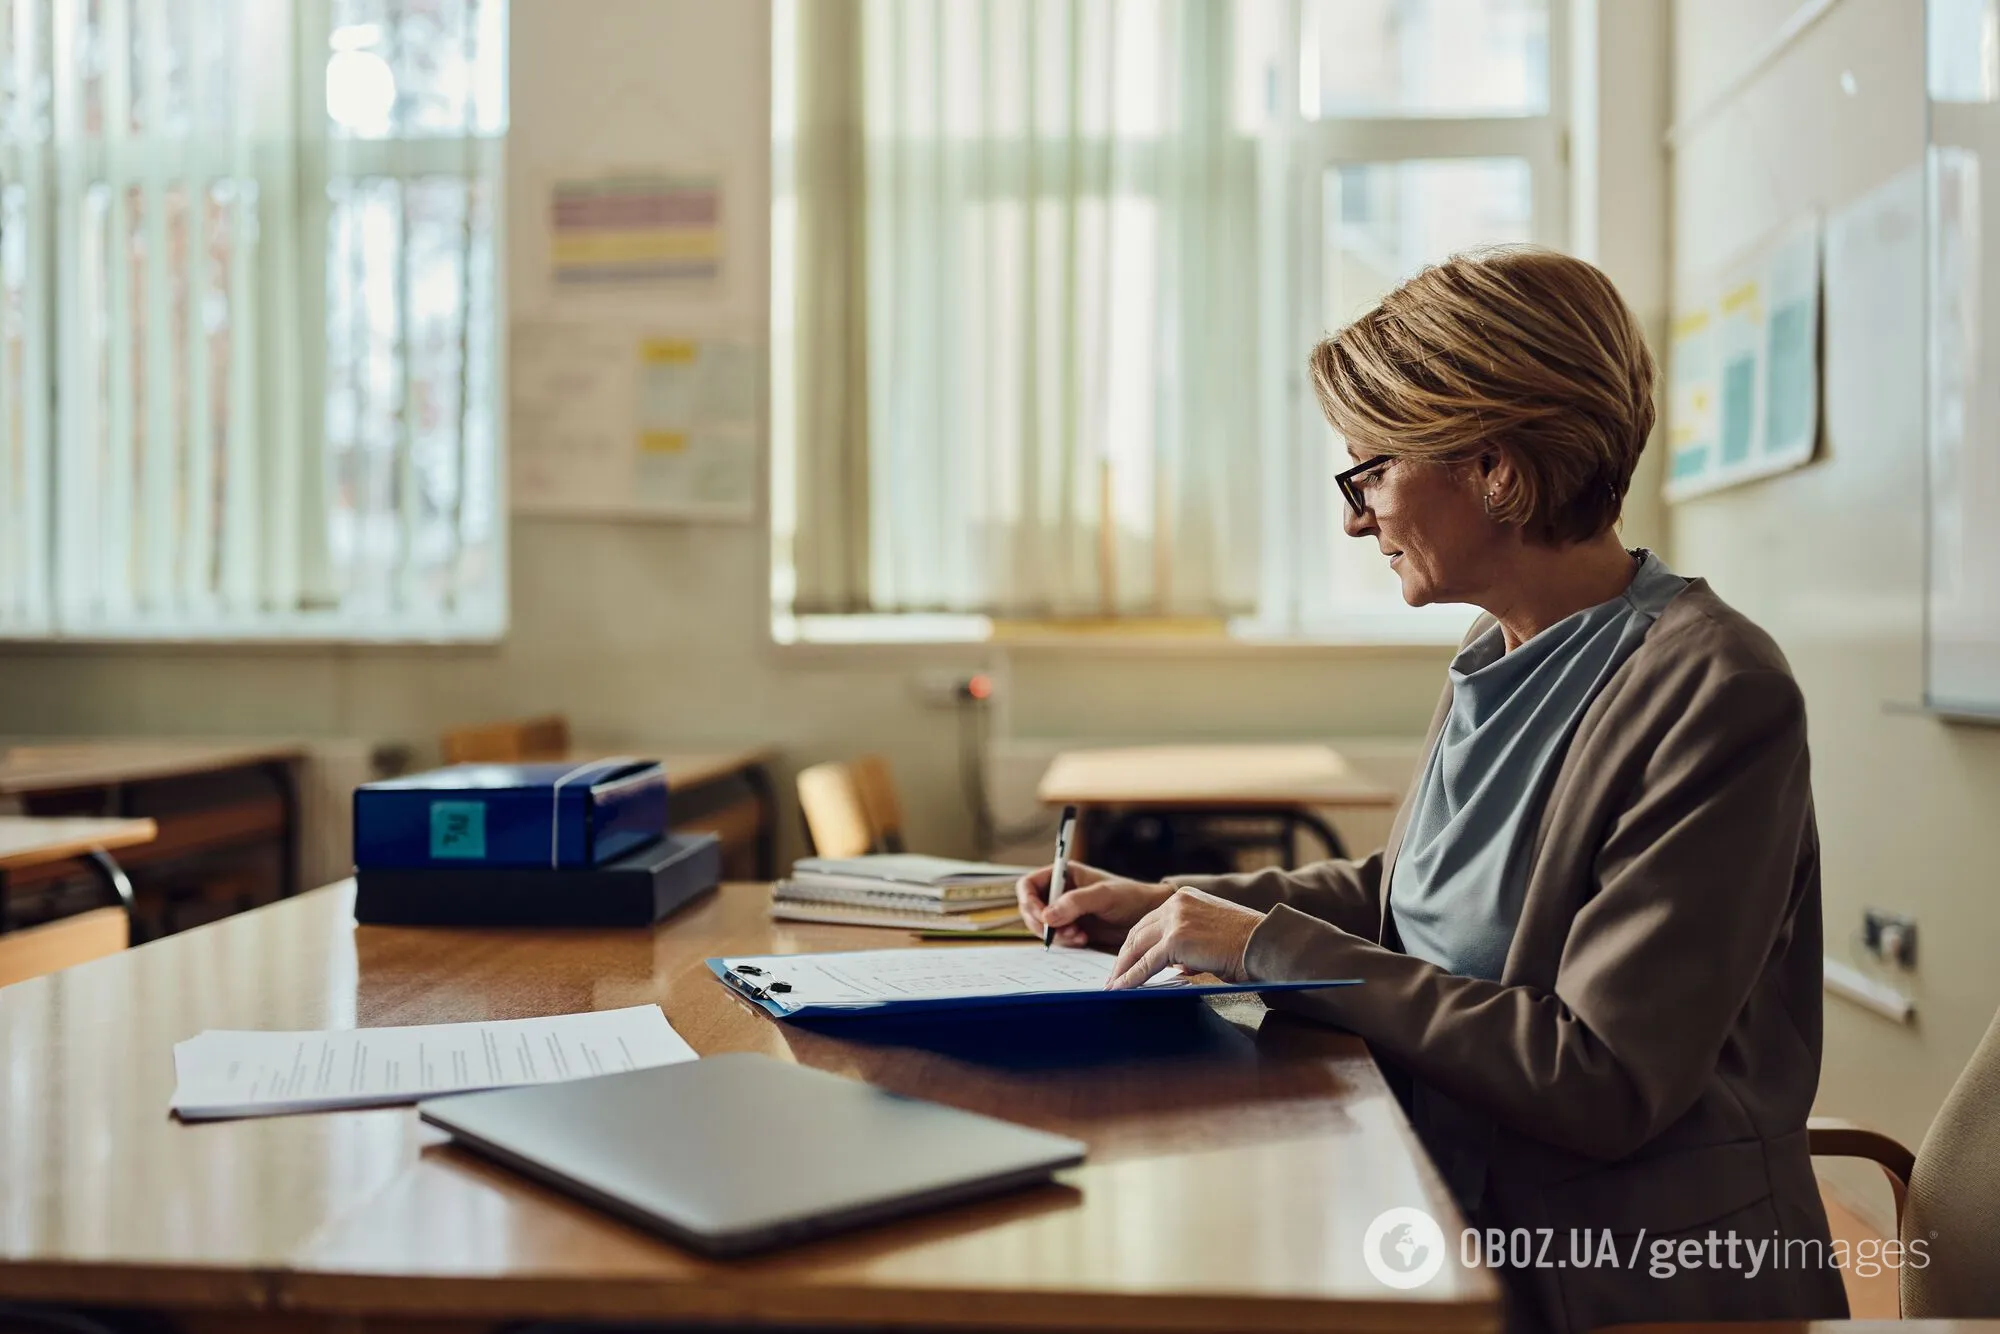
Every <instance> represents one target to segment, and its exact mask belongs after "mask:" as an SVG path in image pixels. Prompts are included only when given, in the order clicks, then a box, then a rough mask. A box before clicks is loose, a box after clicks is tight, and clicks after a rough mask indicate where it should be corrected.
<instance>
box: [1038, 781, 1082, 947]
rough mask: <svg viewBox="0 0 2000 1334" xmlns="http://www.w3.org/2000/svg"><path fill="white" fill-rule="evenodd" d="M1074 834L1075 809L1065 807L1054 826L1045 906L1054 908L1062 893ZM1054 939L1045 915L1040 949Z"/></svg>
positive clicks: (1053, 932) (1054, 934)
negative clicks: (1051, 862)
mask: <svg viewBox="0 0 2000 1334" xmlns="http://www.w3.org/2000/svg"><path fill="white" fill-rule="evenodd" d="M1075 833H1076V807H1074V806H1065V807H1063V810H1062V823H1061V824H1058V825H1057V826H1056V863H1055V865H1054V867H1052V868H1051V869H1050V871H1049V897H1048V904H1047V906H1048V907H1050V908H1053V907H1055V904H1056V896H1057V895H1058V894H1061V893H1062V892H1063V877H1064V876H1065V875H1066V874H1068V871H1069V841H1070V838H1071V836H1072V835H1074V834H1075ZM1055 938H1056V929H1055V928H1054V927H1052V926H1050V925H1049V921H1048V917H1047V916H1046V914H1045V915H1044V916H1043V918H1042V948H1043V949H1047V948H1048V947H1049V946H1050V944H1051V943H1053V942H1054V940H1055Z"/></svg>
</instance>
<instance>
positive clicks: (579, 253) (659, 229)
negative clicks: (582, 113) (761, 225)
mask: <svg viewBox="0 0 2000 1334" xmlns="http://www.w3.org/2000/svg"><path fill="white" fill-rule="evenodd" d="M548 191H549V198H548V209H549V213H548V224H549V282H550V283H551V285H552V286H553V287H554V289H555V290H556V291H557V292H588V291H609V290H615V289H620V288H632V287H643V288H652V287H681V286H685V285H688V284H697V285H699V284H712V283H715V282H717V281H719V280H720V279H721V277H722V262H723V230H722V175H721V173H720V172H712V171H710V172H690V171H679V172H676V171H658V170H654V171H608V172H602V173H599V174H597V175H593V176H584V177H564V178H559V179H556V180H553V181H551V182H549V187H548Z"/></svg>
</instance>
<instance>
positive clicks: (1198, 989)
mask: <svg viewBox="0 0 2000 1334" xmlns="http://www.w3.org/2000/svg"><path fill="white" fill-rule="evenodd" d="M849 952H851V953H861V954H865V953H870V951H866V950H856V951H841V950H829V951H827V953H829V954H839V953H849ZM704 962H706V963H707V964H708V970H709V971H710V972H711V973H713V974H715V978H716V980H717V981H718V982H721V983H722V984H723V985H724V986H726V987H728V988H729V989H730V990H731V991H733V992H735V993H736V994H737V995H739V996H741V997H743V998H744V999H745V1000H747V1001H749V1002H751V1003H752V1004H753V1005H756V1006H758V1007H760V1008H761V1009H763V1010H764V1012H765V1013H767V1014H769V1015H771V1016H772V1017H773V1018H777V1019H808V1018H810V1019H830V1018H834V1017H836V1016H840V1017H848V1016H851V1017H855V1018H862V1017H868V1016H877V1015H907V1014H921V1013H925V1012H928V1011H933V1010H970V1009H997V1008H1000V1007H1004V1006H1019V1005H1100V1004H1107V1003H1116V1002H1122V1001H1128V1000H1136V999H1138V998H1140V997H1153V998H1161V997H1167V996H1237V995H1247V994H1252V993H1263V992H1267V991H1320V990H1324V989H1325V988H1328V987H1353V986H1359V985H1360V984H1361V979H1360V978H1358V977H1345V978H1335V979H1329V980H1322V981H1313V982H1201V983H1195V984H1193V985H1190V986H1176V987H1126V988H1124V989H1122V990H1118V991H1015V992H1007V993H1005V994H1000V995H983V996H945V997H925V998H923V999H919V1000H885V1001H877V1002H875V1003H874V1004H871V1005H788V1004H786V1003H785V1000H784V997H783V996H782V995H773V994H772V993H771V992H769V991H767V990H766V989H765V987H764V985H763V984H761V983H759V982H758V981H757V980H756V979H755V978H754V977H744V976H742V975H740V974H738V973H736V972H734V971H732V970H731V969H730V967H729V965H728V962H727V961H726V960H723V959H708V960H705V961H704Z"/></svg>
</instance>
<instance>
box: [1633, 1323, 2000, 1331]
mask: <svg viewBox="0 0 2000 1334" xmlns="http://www.w3.org/2000/svg"><path fill="white" fill-rule="evenodd" d="M1597 1334H2000V1320H1748V1321H1731V1322H1729V1323H1727V1324H1714V1325H1607V1326H1605V1327H1604V1328H1603V1329H1601V1330H1599V1331H1598V1332H1597Z"/></svg>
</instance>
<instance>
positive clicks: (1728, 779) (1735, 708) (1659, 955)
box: [1246, 668, 1812, 1161]
mask: <svg viewBox="0 0 2000 1334" xmlns="http://www.w3.org/2000/svg"><path fill="white" fill-rule="evenodd" d="M1811 824H1812V806H1811V790H1810V775H1809V769H1808V760H1807V753H1806V729H1805V708H1804V702H1803V700H1802V699H1801V697H1800V695H1799V691H1798V687H1797V685H1796V684H1795V683H1794V682H1793V681H1792V679H1791V677H1790V676H1789V675H1787V674H1785V673H1784V672H1782V671H1777V670H1770V669H1762V668H1759V669H1751V670H1744V671H1740V672H1737V673H1735V674H1733V675H1729V676H1725V677H1722V678H1721V679H1719V680H1717V681H1713V682H1711V683H1708V684H1706V685H1704V686H1703V687H1702V688H1700V689H1698V690H1696V691H1695V692H1694V693H1693V696H1692V698H1691V699H1690V700H1689V701H1688V706H1687V708H1686V709H1684V710H1682V711H1681V712H1680V713H1679V714H1678V716H1677V717H1676V719H1675V720H1674V721H1673V722H1671V723H1670V724H1669V725H1668V726H1667V728H1666V731H1665V733H1664V735H1663V736H1662V737H1661V739H1660V740H1659V743H1658V744H1657V745H1656V746H1654V747H1653V749H1652V751H1651V754H1650V756H1649V757H1648V758H1647V760H1646V762H1645V765H1644V768H1643V770H1642V772H1641V777H1640V780H1639V782H1638V783H1637V784H1636V787H1635V790H1634V791H1633V793H1632V795H1631V797H1630V798H1629V800H1627V801H1626V802H1625V803H1624V804H1623V805H1622V807H1621V809H1619V810H1618V812H1617V814H1616V815H1615V817H1614V818H1613V819H1612V821H1611V823H1610V825H1609V827H1608V828H1607V829H1606V831H1605V833H1604V835H1603V838H1602V842H1601V844H1600V847H1599V849H1598V853H1597V858H1596V871H1597V874H1596V887H1595V893H1594V894H1592V895H1591V896H1590V897H1589V898H1588V899H1587V900H1586V901H1585V902H1584V904H1583V906H1582V907H1581V908H1580V909H1579V911H1578V912H1577V914H1576V917H1575V919H1574V922H1573V923H1572V925H1571V928H1570V932H1569V935H1568V938H1567V940H1566V942H1565V944H1564V947H1563V951H1562V958H1561V963H1560V966H1559V968H1558V970H1557V974H1556V978H1555V983H1554V987H1553V989H1552V990H1541V989H1539V988H1535V987H1530V986H1523V985H1510V984H1505V983H1501V982H1492V981H1487V980H1483V979H1479V978H1469V977H1460V976H1457V975H1454V974H1451V973H1448V972H1445V971H1444V970H1443V969H1440V968H1438V967H1436V966H1434V965H1432V964H1429V963H1426V962H1424V961H1422V960H1419V959H1414V958H1410V957H1409V956H1407V955H1403V954H1400V953H1397V952H1395V951H1393V950H1388V949H1384V948H1382V947H1381V946H1380V945H1378V944H1376V943H1374V942H1373V941H1371V940H1369V939H1366V938H1364V936H1363V935H1362V934H1361V933H1356V932H1349V931H1347V930H1344V929H1342V927H1341V925H1340V924H1338V923H1337V922H1330V921H1326V920H1320V919H1319V918H1318V917H1317V916H1308V915H1307V914H1306V913H1304V912H1301V911H1299V910H1298V909H1297V908H1296V907H1295V906H1293V905H1292V904H1290V903H1287V902H1284V901H1280V902H1277V903H1275V904H1274V905H1273V906H1272V907H1271V908H1270V909H1269V912H1268V915H1267V917H1266V918H1265V920H1264V922H1263V923H1262V924H1261V925H1260V926H1259V927H1258V928H1257V930H1256V932H1255V934H1254V935H1252V936H1251V938H1250V944H1249V949H1248V951H1247V956H1246V962H1247V964H1248V968H1249V972H1250V975H1251V976H1252V977H1254V978H1257V979H1259V980H1264V981H1281V980H1304V979H1308V978H1314V977H1326V978H1335V977H1338V978H1350V977H1351V978H1359V979H1361V980H1362V983H1363V985H1361V986H1358V987H1343V988H1338V989H1329V990H1327V991H1321V992H1305V993H1298V992H1294V993H1290V994H1288V995H1286V996H1284V997H1282V998H1274V999H1273V1002H1272V1003H1273V1004H1274V1005H1277V1006H1280V1007H1281V1008H1285V1009H1290V1010H1297V1011H1300V1012H1302V1013H1305V1014H1307V1015H1310V1016H1312V1017H1314V1018H1317V1019H1320V1020H1323V1021H1326V1022H1330V1023H1334V1024H1338V1025H1341V1026H1343V1027H1345V1028H1348V1029H1351V1030H1352V1031H1354V1032H1355V1033H1358V1034H1360V1035H1361V1036H1362V1037H1363V1038H1366V1039H1367V1040H1368V1041H1369V1042H1370V1043H1371V1044H1373V1045H1374V1046H1375V1047H1377V1048H1378V1049H1379V1050H1380V1051H1381V1052H1382V1053H1383V1054H1384V1055H1386V1056H1388V1057H1390V1058H1391V1059H1392V1060H1394V1061H1396V1062H1398V1063H1399V1064H1401V1065H1403V1066H1404V1067H1405V1068H1407V1069H1408V1070H1409V1071H1410V1072H1411V1073H1412V1074H1413V1075H1415V1076H1416V1077H1417V1078H1419V1079H1422V1080H1424V1081H1425V1082H1427V1083H1429V1084H1431V1085H1432V1086H1434V1087H1435V1088H1437V1089H1438V1091H1439V1092H1441V1093H1443V1094H1445V1095H1446V1096H1448V1097H1452V1098H1456V1099H1458V1100H1460V1101H1463V1102H1466V1103H1468V1104H1472V1105H1475V1106H1478V1107H1480V1108H1482V1109H1484V1110H1485V1111H1486V1112H1487V1113H1488V1114H1489V1115H1491V1116H1493V1117H1494V1118H1495V1120H1497V1121H1498V1122H1499V1123H1500V1124H1502V1125H1504V1126H1506V1127H1507V1128H1508V1129H1510V1130H1513V1131H1515V1132H1517V1133H1519V1134H1522V1135H1526V1136H1530V1137H1532V1138H1535V1139H1539V1140H1542V1141H1544V1142H1547V1143H1551V1144H1555V1145H1557V1146H1559V1147H1561V1148H1565V1149H1568V1150H1570V1151H1573V1152H1576V1153H1581V1154H1584V1155H1587V1156H1590V1157H1594V1158H1598V1159H1603V1160H1607V1161H1608V1160H1612V1159H1617V1158H1621V1157H1624V1156H1625V1155H1627V1154H1629V1153H1631V1152H1632V1151H1633V1150H1635V1149H1637V1148H1638V1147H1639V1146H1640V1145H1642V1144H1644V1143H1645V1142H1646V1141H1647V1140H1649V1139H1651V1138H1653V1136H1655V1135H1656V1134H1658V1133H1659V1132H1660V1131H1661V1130H1663V1129H1664V1128H1665V1127H1666V1126H1668V1125H1670V1124H1671V1123H1672V1122H1673V1121H1674V1120H1676V1119H1677V1118H1678V1117H1679V1116H1680V1115H1681V1114H1682V1113H1683V1112H1685V1111H1686V1110H1687V1108H1688V1107H1690V1106H1692V1105H1693V1103H1694V1101H1695V1099H1696V1098H1697V1097H1698V1096H1699V1095H1700V1092H1701V1090H1702V1088H1703V1086H1704V1084H1705V1083H1706V1081H1707V1080H1708V1079H1709V1078H1710V1076H1711V1074H1712V1072H1713V1071H1714V1069H1715V1064H1716V1061H1717V1058H1718V1055H1719V1053H1720V1051H1721V1048H1722V1044H1723V1042H1724V1041H1725V1039H1726V1037H1727V1034H1728V1032H1729V1030H1730V1028H1731V1027H1732V1025H1733V1024H1734V1023H1735V1021H1736V1017H1737V1015H1738V1013H1739V1012H1740V1011H1741V1009H1742V1007H1743V1006H1744V1004H1745V1002H1746V1000H1747V999H1748V997H1749V996H1750V993H1751V991H1752V988H1753V987H1755V986H1756V984H1757V981H1758V979H1759V977H1760V975H1761V974H1762V972H1763V969H1764V968H1765V966H1766V963H1767V960H1769V959H1770V957H1771V956H1772V954H1773V952H1774V950H1775V949H1776V947H1777V945H1778V943H1779V938H1780V935H1781V933H1782V932H1783V931H1784V930H1785V929H1786V926H1787V922H1788V917H1789V913H1790V911H1791V908H1792V894H1793V885H1794V880H1795V876H1796V867H1797V864H1798V859H1799V856H1800V850H1801V848H1802V847H1803V846H1805V841H1806V840H1808V839H1810V838H1811V836H1812V834H1811Z"/></svg>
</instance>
